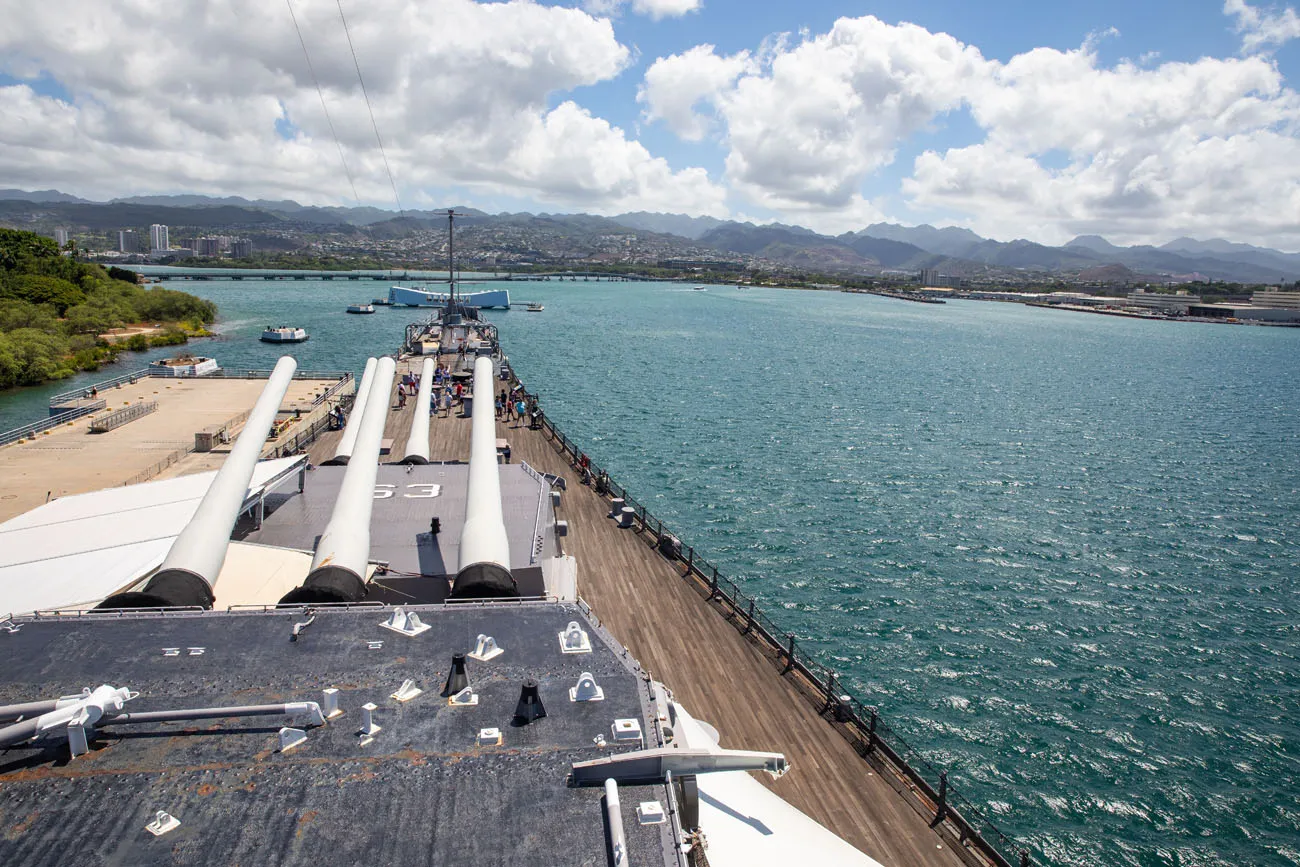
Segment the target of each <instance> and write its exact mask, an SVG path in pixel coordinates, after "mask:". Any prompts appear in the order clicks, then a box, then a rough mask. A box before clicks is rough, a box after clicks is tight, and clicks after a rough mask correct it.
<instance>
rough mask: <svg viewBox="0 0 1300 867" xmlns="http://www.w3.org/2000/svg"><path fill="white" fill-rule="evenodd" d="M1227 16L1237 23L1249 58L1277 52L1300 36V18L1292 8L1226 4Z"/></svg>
mask: <svg viewBox="0 0 1300 867" xmlns="http://www.w3.org/2000/svg"><path fill="white" fill-rule="evenodd" d="M1223 14H1224V15H1230V16H1232V17H1233V18H1235V19H1236V22H1235V27H1236V30H1237V32H1238V33H1240V34H1241V50H1242V51H1243V52H1246V53H1248V54H1252V53H1255V52H1258V51H1267V50H1270V49H1273V48H1277V47H1278V46H1280V45H1282V44H1284V43H1287V42H1290V41H1291V40H1292V39H1295V38H1296V37H1297V36H1300V15H1297V14H1296V11H1295V9H1293V8H1291V7H1290V6H1286V7H1284V8H1282V9H1278V8H1276V7H1270V8H1267V9H1261V8H1259V7H1258V6H1251V5H1250V4H1249V3H1247V2H1246V0H1223Z"/></svg>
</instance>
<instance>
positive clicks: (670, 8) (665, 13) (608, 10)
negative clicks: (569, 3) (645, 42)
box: [583, 0, 704, 21]
mask: <svg viewBox="0 0 1300 867" xmlns="http://www.w3.org/2000/svg"><path fill="white" fill-rule="evenodd" d="M626 6H630V7H631V9H632V11H633V12H635V13H637V14H638V15H648V16H650V17H651V18H653V19H654V20H656V21H658V20H660V19H661V18H680V17H681V16H683V15H685V14H687V13H688V12H698V11H699V10H700V9H702V8H704V0H586V2H585V3H584V4H583V8H585V9H586V10H587V11H588V12H591V13H594V14H596V15H617V14H619V13H620V12H621V11H622V10H623V8H624V7H626Z"/></svg>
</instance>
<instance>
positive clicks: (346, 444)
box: [325, 358, 378, 466]
mask: <svg viewBox="0 0 1300 867" xmlns="http://www.w3.org/2000/svg"><path fill="white" fill-rule="evenodd" d="M377 363H378V361H377V359H374V358H369V359H367V360H366V369H365V372H364V373H362V374H361V384H360V385H358V386H357V396H356V398H355V399H354V400H353V401H352V414H351V415H349V416H348V423H347V424H345V425H344V426H343V436H341V437H339V444H338V447H337V448H335V449H334V457H332V458H330V459H329V460H328V461H325V463H326V464H331V465H334V466H337V465H339V464H346V463H347V462H348V461H349V460H350V459H351V458H352V450H353V449H354V448H356V445H357V433H358V432H359V431H360V430H361V419H362V417H363V416H365V414H366V401H367V400H368V399H369V398H370V387H371V386H372V385H374V382H375V365H376V364H377Z"/></svg>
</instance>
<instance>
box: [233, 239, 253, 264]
mask: <svg viewBox="0 0 1300 867" xmlns="http://www.w3.org/2000/svg"><path fill="white" fill-rule="evenodd" d="M230 255H231V256H233V257H234V258H236V259H247V258H248V257H249V256H252V255H253V242H252V241H250V240H248V239H247V238H236V239H235V240H234V241H231V242H230Z"/></svg>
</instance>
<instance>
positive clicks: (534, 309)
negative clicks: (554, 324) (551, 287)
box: [528, 301, 546, 313]
mask: <svg viewBox="0 0 1300 867" xmlns="http://www.w3.org/2000/svg"><path fill="white" fill-rule="evenodd" d="M545 309H546V308H545V307H543V306H542V305H540V304H538V303H537V302H536V301H534V302H532V303H531V304H529V305H528V312H529V313H541V312H542V311H543V310H545Z"/></svg>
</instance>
